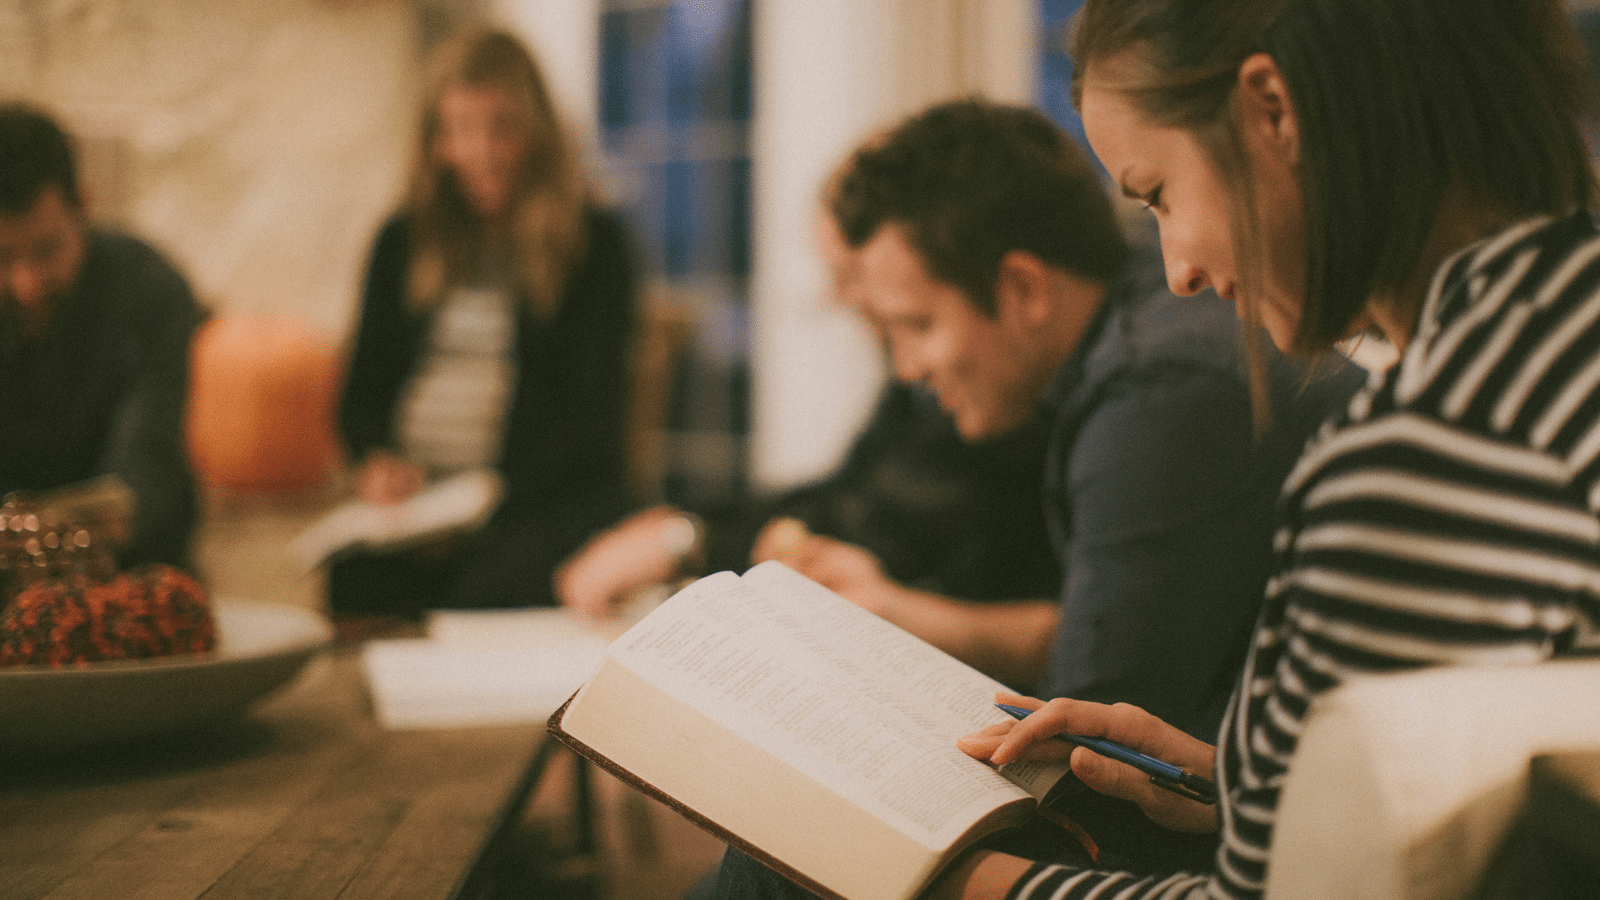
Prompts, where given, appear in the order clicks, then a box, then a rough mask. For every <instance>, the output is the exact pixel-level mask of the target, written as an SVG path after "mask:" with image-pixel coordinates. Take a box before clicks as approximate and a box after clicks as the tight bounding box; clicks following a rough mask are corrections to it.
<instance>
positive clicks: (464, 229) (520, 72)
mask: <svg viewBox="0 0 1600 900" xmlns="http://www.w3.org/2000/svg"><path fill="white" fill-rule="evenodd" d="M458 87H467V88H485V87H493V88H499V89H502V90H504V91H506V92H507V94H509V95H510V97H511V98H512V100H513V102H514V103H515V104H516V105H517V107H518V110H519V116H520V117H521V118H522V121H524V122H525V123H526V125H527V128H528V140H529V144H528V153H527V156H526V158H525V159H524V161H523V167H522V172H521V173H520V176H519V177H518V178H517V180H516V183H515V184H514V186H513V187H512V199H511V210H512V211H511V216H510V220H511V221H510V235H509V247H508V249H509V252H510V255H511V261H512V270H513V273H514V277H515V279H516V283H517V287H518V288H520V289H521V291H522V293H523V294H524V296H525V297H526V299H527V302H528V304H529V305H530V307H531V308H532V311H533V313H534V314H535V316H537V317H539V318H548V317H550V316H551V315H554V313H555V311H556V309H557V307H558V305H559V304H560V302H561V296H562V290H563V288H564V287H565V284H566V280H567V276H568V274H569V273H570V272H571V270H572V267H573V265H574V264H575V263H576V262H577V260H578V259H579V257H580V256H581V255H582V253H583V250H584V247H583V237H584V229H583V215H584V207H585V204H586V202H587V200H588V197H589V190H588V181H587V177H586V175H585V173H584V171H583V165H582V161H581V159H580V157H579V154H578V151H577V149H576V147H575V146H574V142H573V140H572V138H571V136H570V135H569V134H568V133H567V130H566V127H565V126H564V124H563V123H562V121H561V119H560V117H559V116H558V115H557V114H556V110H555V105H554V103H552V101H551V98H550V91H549V89H548V87H547V86H546V85H545V81H544V76H543V75H542V73H541V72H540V70H539V66H538V64H537V63H536V62H535V61H534V59H533V57H532V55H530V54H529V53H528V51H527V49H526V48H524V47H523V45H522V43H521V42H520V41H518V40H517V39H516V38H515V37H513V36H512V35H510V34H507V33H506V32H503V31H499V30H495V29H474V30H470V31H467V32H463V33H461V34H458V35H456V36H455V37H454V38H452V39H451V40H449V41H448V42H446V43H445V44H444V45H443V46H441V47H440V48H439V50H438V51H437V52H436V53H435V54H434V56H433V58H432V61H431V65H430V67H429V70H428V77H427V82H426V86H425V90H424V93H423V106H422V122H421V127H420V128H419V129H418V132H417V144H416V146H415V148H414V149H415V156H414V159H413V163H412V169H411V180H410V185H409V189H408V194H407V198H406V209H407V212H408V213H409V214H410V218H411V222H412V228H413V233H412V246H411V264H410V270H409V271H408V272H407V277H406V292H407V299H408V300H409V301H410V302H411V303H412V304H413V305H414V306H416V307H418V308H421V309H427V308H429V307H431V306H433V305H434V304H435V303H437V302H438V301H439V299H440V297H441V296H443V294H444V292H445V291H446V290H447V289H448V288H449V287H451V286H452V285H455V284H458V283H460V282H461V281H462V279H463V278H465V277H466V275H467V272H468V271H469V269H470V267H471V266H472V265H473V263H474V262H475V260H476V258H477V257H476V254H477V252H478V249H479V248H480V247H481V246H482V245H483V244H484V243H485V242H486V241H487V240H489V238H490V235H489V234H488V232H487V229H486V224H487V223H485V222H484V221H483V220H482V218H481V217H480V216H479V215H478V214H477V213H476V212H475V211H474V210H473V208H472V205H471V204H470V203H469V202H468V200H467V198H466V196H465V194H464V192H463V191H462V188H461V186H460V184H459V182H458V181H457V179H456V176H455V174H454V173H453V172H452V171H451V170H450V168H449V167H448V166H447V165H445V164H443V163H442V162H441V161H440V160H439V158H438V154H437V153H436V152H435V145H436V143H437V141H438V136H439V130H440V121H439V105H440V101H441V98H443V96H444V94H445V93H446V92H447V91H449V90H450V89H452V88H458Z"/></svg>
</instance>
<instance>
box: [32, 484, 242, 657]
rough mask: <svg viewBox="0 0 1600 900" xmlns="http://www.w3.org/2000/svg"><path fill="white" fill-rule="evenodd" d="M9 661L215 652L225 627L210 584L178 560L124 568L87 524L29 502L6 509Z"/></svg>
mask: <svg viewBox="0 0 1600 900" xmlns="http://www.w3.org/2000/svg"><path fill="white" fill-rule="evenodd" d="M0 603H3V604H4V607H3V609H0V667H5V666H24V665H44V666H52V667H58V668H59V667H63V666H86V665H88V664H89V663H91V662H99V661H102V660H112V659H147V658H150V657H156V656H173V655H177V654H187V653H205V652H208V651H210V650H211V649H213V648H214V647H215V646H216V624H215V622H214V621H213V619H212V615H211V604H210V602H209V600H208V599H207V596H206V592H205V589H204V588H203V587H201V585H200V583H199V582H198V581H196V580H195V579H194V577H193V576H191V575H189V574H188V573H186V572H183V571H182V570H180V569H176V568H174V567H172V566H168V565H161V564H152V565H146V566H140V567H138V568H135V569H131V570H129V571H126V572H122V573H117V572H115V571H114V564H113V563H112V562H111V558H110V554H109V553H108V552H106V551H105V549H104V548H103V547H102V546H100V545H99V542H97V541H94V540H93V537H92V536H91V535H90V534H89V532H88V531H87V530H86V529H83V528H81V527H78V526H74V525H70V524H64V523H57V522H53V521H50V520H49V519H48V517H46V516H42V515H40V514H39V513H37V512H36V511H34V510H32V509H29V508H27V507H26V506H25V505H23V504H18V503H15V502H13V503H7V504H5V506H4V507H0Z"/></svg>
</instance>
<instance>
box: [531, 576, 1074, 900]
mask: <svg viewBox="0 0 1600 900" xmlns="http://www.w3.org/2000/svg"><path fill="white" fill-rule="evenodd" d="M1001 689H1003V688H1002V685H1000V683H999V682H996V681H995V680H993V679H991V678H989V677H987V676H985V675H982V674H980V673H979V672H977V671H976V670H974V669H972V668H970V667H968V666H967V665H965V664H963V663H961V662H959V661H957V660H955V659H953V658H952V657H950V656H948V655H946V654H945V653H943V652H941V651H940V650H937V649H935V648H934V647H932V646H930V645H929V644H927V643H924V642H923V641H921V640H919V639H917V638H915V637H913V636H911V635H910V634H908V633H906V632H905V631H902V630H901V629H899V628H897V627H895V626H893V625H890V624H889V623H887V622H885V621H884V620H882V619H880V618H878V617H877V616H875V615H872V614H871V613H868V612H866V611H864V610H862V609H860V608H858V607H856V606H855V605H853V604H851V603H850V602H849V601H846V600H844V599H843V598H842V597H840V596H839V595H837V594H835V593H833V592H832V591H830V590H828V589H827V588H824V587H822V586H821V585H818V584H817V583H816V582H814V581H811V580H810V579H808V578H805V577H804V576H802V575H799V574H796V573H795V572H794V571H792V570H790V569H788V568H786V567H784V566H782V565H781V564H779V563H765V564H762V565H760V566H756V567H755V568H753V569H751V570H750V571H748V572H746V573H745V574H744V575H743V576H739V575H736V574H734V573H732V572H722V573H718V574H716V575H711V576H708V577H706V578H702V579H700V580H699V581H697V582H695V583H693V584H691V585H690V586H688V587H686V588H684V589H683V590H682V591H680V592H679V593H677V594H675V595H673V597H672V598H671V599H669V600H667V601H666V603H664V604H662V606H660V607H659V608H658V609H656V610H655V611H654V612H652V613H651V614H650V615H648V616H646V617H645V618H644V619H643V620H642V621H640V622H639V623H638V624H636V625H635V626H633V628H631V629H630V630H629V631H627V632H626V633H625V634H623V635H622V637H620V638H618V639H617V640H616V641H615V642H614V643H612V644H611V646H610V648H609V649H608V651H607V652H606V655H605V658H604V660H603V661H602V662H601V664H600V667H599V668H598V670H597V671H596V672H595V674H594V675H593V676H592V677H591V678H590V679H589V680H588V681H587V682H585V684H584V685H583V687H582V688H580V689H579V690H578V692H577V693H576V694H575V695H573V697H572V699H571V700H570V701H568V703H567V704H566V705H565V706H563V707H562V709H561V710H558V711H557V712H556V714H555V715H554V716H553V717H551V720H550V727H551V731H552V732H553V733H555V734H556V736H557V737H559V738H560V739H561V740H563V741H564V742H566V743H567V744H568V745H570V746H572V747H573V748H574V749H576V750H577V751H578V752H579V753H581V754H583V755H585V756H587V757H589V758H590V759H592V760H594V761H596V762H597V763H599V764H600V765H602V766H604V767H605V768H607V769H609V770H610V771H612V772H613V773H615V774H617V775H618V776H619V777H621V778H622V779H623V780H625V781H628V782H629V783H631V784H633V785H634V786H636V787H638V788H640V789H641V790H644V791H645V792H646V793H649V794H651V795H652V796H655V797H657V798H658V799H661V800H663V801H664V802H666V803H668V804H669V805H671V806H673V807H675V808H677V809H678V810H679V811H681V812H683V813H684V814H685V815H686V816H688V817H689V818H690V819H691V820H693V821H695V822H697V823H698V824H700V825H701V826H703V827H705V828H707V829H708V830H710V831H711V832H712V833H714V834H716V835H717V836H718V837H720V838H722V839H723V840H726V841H728V842H729V843H730V844H733V845H734V846H737V847H739V848H741V849H743V850H745V851H746V852H748V853H750V854H751V855H753V856H755V857H756V858H757V859H760V860H762V861H763V862H766V863H767V864H768V865H771V866H773V867H774V868H776V869H778V870H779V871H781V872H783V873H784V874H786V875H788V876H789V877H791V878H793V879H795V880H796V881H798V882H799V883H801V884H802V885H804V886H806V887H808V888H810V889H811V890H813V891H816V892H818V893H820V894H823V895H825V896H834V897H841V898H847V900H868V898H907V897H913V896H915V895H916V894H918V893H920V892H921V891H922V890H923V888H925V887H926V886H927V884H928V883H929V882H930V881H931V880H932V879H933V877H934V875H935V874H937V872H938V871H939V870H940V869H941V868H943V867H944V866H945V865H946V864H948V863H949V862H950V861H951V860H952V859H954V857H955V856H957V855H958V854H959V853H960V851H961V850H963V849H965V848H966V847H967V846H969V845H970V844H971V843H973V842H974V841H976V840H978V839H980V838H982V837H984V836H986V835H989V834H992V833H994V832H996V831H999V830H1001V829H1003V828H1006V827H1010V826H1013V825H1017V824H1020V823H1021V822H1022V821H1024V820H1026V819H1027V818H1028V816H1029V815H1030V814H1031V813H1032V811H1033V809H1034V808H1035V807H1036V806H1037V805H1038V800H1037V799H1036V798H1042V797H1044V796H1045V795H1046V794H1047V793H1048V792H1049V791H1050V790H1051V788H1052V787H1054V786H1055V785H1056V784H1057V783H1058V782H1063V780H1064V779H1063V776H1065V781H1071V780H1072V779H1071V776H1070V775H1068V774H1067V773H1066V769H1065V767H1064V766H1043V765H1037V764H1028V763H1016V764H1013V765H1011V766H1007V767H1006V768H1005V770H1004V771H1003V772H996V771H995V770H994V769H993V768H991V767H990V766H989V765H987V764H985V763H982V762H979V761H977V760H975V759H973V758H971V757H969V756H967V755H966V754H964V753H962V752H961V751H960V750H959V749H957V748H956V739H957V738H958V737H961V736H962V735H965V734H969V733H971V732H973V731H976V730H978V729H980V728H983V727H984V726H986V725H989V724H992V723H995V722H1000V721H1006V720H1007V716H1006V715H1005V714H1004V713H1002V712H1000V711H999V710H997V709H995V707H994V695H995V692H996V691H997V690H1001Z"/></svg>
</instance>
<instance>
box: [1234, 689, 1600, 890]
mask: <svg viewBox="0 0 1600 900" xmlns="http://www.w3.org/2000/svg"><path fill="white" fill-rule="evenodd" d="M1597 747H1600V660H1596V659H1592V658H1587V659H1581V660H1562V661H1556V662H1547V663H1541V664H1538V665H1529V666H1507V667H1440V668H1431V669H1424V670H1420V671H1416V672H1409V673H1404V674H1398V675H1377V676H1361V677H1358V678H1354V679H1351V680H1350V681H1348V682H1346V683H1345V684H1344V685H1342V686H1341V687H1339V688H1338V689H1336V690H1333V691H1330V692H1328V693H1327V694H1325V695H1323V696H1322V697H1320V698H1318V699H1317V701H1316V702H1315V703H1314V704H1313V705H1312V708H1311V711H1310V714H1309V715H1308V716H1307V719H1306V723H1305V728H1304V731H1303V732H1302V734H1301V737H1300V744H1299V748H1298V750H1297V752H1296V754H1295V759H1294V762H1293V766H1292V768H1291V769H1290V771H1289V774H1288V780H1287V781H1286V782H1285V784H1284V789H1283V793H1282V795H1281V797H1280V799H1279V805H1278V818H1277V825H1276V829H1275V831H1274V837H1273V846H1272V854H1271V863H1270V866H1269V868H1268V872H1267V891H1266V896H1267V898H1268V900H1274V898H1277V900H1326V898H1341V900H1343V898H1352V900H1353V898H1361V900H1447V898H1463V897H1468V896H1471V895H1472V893H1473V891H1474V890H1475V888H1476V886H1477V884H1478V882H1479V880H1480V879H1481V877H1482V875H1483V872H1484V870H1485V868H1486V867H1487V865H1488V863H1489V861H1490V858H1491V857H1492V856H1493V854H1494V852H1495V851H1496V850H1497V849H1498V848H1499V845H1500V842H1501V840H1502V839H1503V838H1504V836H1505V834H1506V832H1507V830H1508V828H1509V826H1510V824H1511V821H1512V819H1513V818H1514V817H1515V815H1516V814H1517V812H1518V811H1519V809H1520V807H1521V804H1522V800H1523V796H1524V794H1525V791H1526V782H1527V769H1528V760H1529V759H1530V758H1531V757H1532V756H1534V755H1535V754H1537V753H1542V752H1545V751H1552V750H1569V749H1593V748H1597Z"/></svg>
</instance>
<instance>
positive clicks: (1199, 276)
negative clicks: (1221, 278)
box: [1167, 259, 1206, 297]
mask: <svg viewBox="0 0 1600 900" xmlns="http://www.w3.org/2000/svg"><path fill="white" fill-rule="evenodd" d="M1167 287H1169V288H1171V290H1172V292H1173V293H1174V294H1177V295H1178V296H1180V297H1191V296H1194V295H1195V294H1198V293H1200V292H1201V291H1203V290H1205V289H1206V276H1205V273H1204V272H1202V271H1200V269H1199V268H1197V267H1196V266H1193V265H1190V264H1189V263H1187V262H1184V261H1183V260H1182V259H1168V261H1167Z"/></svg>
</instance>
